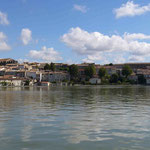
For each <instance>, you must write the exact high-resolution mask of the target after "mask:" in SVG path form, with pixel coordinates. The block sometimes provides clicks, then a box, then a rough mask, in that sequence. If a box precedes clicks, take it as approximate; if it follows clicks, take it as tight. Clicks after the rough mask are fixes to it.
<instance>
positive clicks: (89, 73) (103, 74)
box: [44, 63, 142, 84]
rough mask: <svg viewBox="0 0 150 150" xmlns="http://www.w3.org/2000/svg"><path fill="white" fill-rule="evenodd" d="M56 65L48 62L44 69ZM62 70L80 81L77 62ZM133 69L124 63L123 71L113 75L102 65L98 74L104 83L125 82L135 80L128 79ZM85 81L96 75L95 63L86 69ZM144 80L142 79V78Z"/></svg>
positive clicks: (54, 67) (72, 79) (73, 79)
mask: <svg viewBox="0 0 150 150" xmlns="http://www.w3.org/2000/svg"><path fill="white" fill-rule="evenodd" d="M55 69H56V66H55V64H54V63H51V64H46V65H45V66H44V70H51V71H55ZM60 70H63V71H68V72H69V74H70V77H71V81H73V82H80V76H79V67H78V66H77V65H75V64H72V65H70V66H68V68H66V67H65V68H63V67H62V68H60ZM132 72H133V71H132V69H131V67H130V66H129V65H124V66H123V68H122V71H121V72H116V73H113V74H111V75H109V74H108V72H107V69H106V68H105V67H102V68H100V69H99V70H98V76H99V78H100V79H101V81H102V83H104V84H106V83H107V84H108V83H119V84H120V83H124V82H133V81H130V80H129V79H128V76H130V75H131V74H132ZM84 75H85V81H89V79H90V78H93V77H94V76H95V75H96V68H95V65H94V64H91V65H89V66H87V67H86V68H85V69H84ZM141 80H142V79H141Z"/></svg>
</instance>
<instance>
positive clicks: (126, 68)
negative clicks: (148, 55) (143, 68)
mask: <svg viewBox="0 0 150 150" xmlns="http://www.w3.org/2000/svg"><path fill="white" fill-rule="evenodd" d="M131 74H132V69H131V67H130V66H129V65H124V66H123V68H122V75H124V76H125V77H126V78H127V77H128V76H129V75H131Z"/></svg>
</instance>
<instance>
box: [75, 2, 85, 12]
mask: <svg viewBox="0 0 150 150" xmlns="http://www.w3.org/2000/svg"><path fill="white" fill-rule="evenodd" d="M73 8H74V9H75V10H77V11H80V12H82V13H86V12H87V7H86V6H83V5H76V4H75V5H74V6H73Z"/></svg>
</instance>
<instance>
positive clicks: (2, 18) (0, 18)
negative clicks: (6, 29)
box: [0, 11, 9, 25]
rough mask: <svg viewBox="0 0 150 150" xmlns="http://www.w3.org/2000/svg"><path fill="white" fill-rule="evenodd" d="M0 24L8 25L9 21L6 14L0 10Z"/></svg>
mask: <svg viewBox="0 0 150 150" xmlns="http://www.w3.org/2000/svg"><path fill="white" fill-rule="evenodd" d="M0 24H2V25H8V24H9V21H8V19H7V14H5V13H3V12H1V11H0Z"/></svg>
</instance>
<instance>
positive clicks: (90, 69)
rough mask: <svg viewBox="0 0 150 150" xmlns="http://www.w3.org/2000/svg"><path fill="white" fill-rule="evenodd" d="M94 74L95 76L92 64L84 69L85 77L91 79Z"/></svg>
mask: <svg viewBox="0 0 150 150" xmlns="http://www.w3.org/2000/svg"><path fill="white" fill-rule="evenodd" d="M95 74H96V68H95V66H94V65H93V64H92V65H89V66H88V67H86V68H85V75H86V77H89V78H92V77H93V76H94V75H95Z"/></svg>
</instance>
